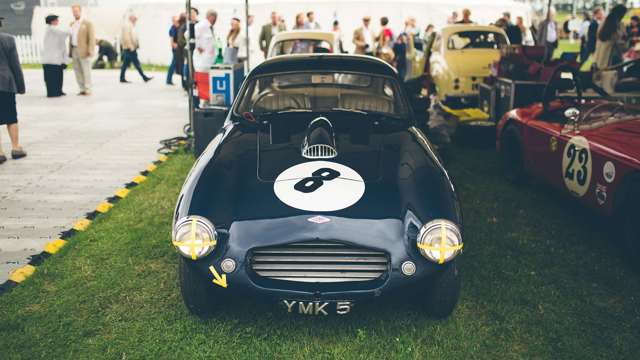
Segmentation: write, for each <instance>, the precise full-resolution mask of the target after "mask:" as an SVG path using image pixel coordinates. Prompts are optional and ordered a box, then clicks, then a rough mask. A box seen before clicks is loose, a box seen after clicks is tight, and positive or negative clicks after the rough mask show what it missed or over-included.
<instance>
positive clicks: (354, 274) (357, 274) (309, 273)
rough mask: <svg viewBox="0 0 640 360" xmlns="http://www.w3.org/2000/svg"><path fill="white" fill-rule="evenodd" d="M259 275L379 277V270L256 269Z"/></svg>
mask: <svg viewBox="0 0 640 360" xmlns="http://www.w3.org/2000/svg"><path fill="white" fill-rule="evenodd" d="M256 273H257V274H258V275H262V276H267V277H273V276H287V277H295V278H315V277H333V278H344V277H349V278H371V277H378V276H379V275H380V273H378V272H355V271H305V272H304V273H302V272H299V273H298V272H292V271H286V270H283V271H256Z"/></svg>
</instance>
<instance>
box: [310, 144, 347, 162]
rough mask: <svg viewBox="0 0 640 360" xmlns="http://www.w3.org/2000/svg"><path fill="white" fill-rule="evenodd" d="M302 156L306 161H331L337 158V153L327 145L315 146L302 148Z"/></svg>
mask: <svg viewBox="0 0 640 360" xmlns="http://www.w3.org/2000/svg"><path fill="white" fill-rule="evenodd" d="M302 156H303V157H305V158H307V159H332V158H334V157H336V156H338V152H337V151H336V149H334V148H333V147H331V146H329V145H325V144H317V145H311V146H307V147H305V148H303V149H302Z"/></svg>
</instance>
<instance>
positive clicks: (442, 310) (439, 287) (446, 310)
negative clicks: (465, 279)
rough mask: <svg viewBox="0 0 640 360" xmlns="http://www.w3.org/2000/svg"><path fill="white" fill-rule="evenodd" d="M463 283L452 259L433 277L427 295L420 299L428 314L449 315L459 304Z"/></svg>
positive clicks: (440, 316) (436, 316)
mask: <svg viewBox="0 0 640 360" xmlns="http://www.w3.org/2000/svg"><path fill="white" fill-rule="evenodd" d="M461 285H462V284H461V279H460V274H459V273H458V267H457V265H456V262H455V261H452V262H450V263H448V264H447V265H445V269H444V270H443V271H442V272H441V273H440V274H438V275H436V276H435V277H434V278H433V279H432V281H431V283H430V286H429V289H428V290H427V292H426V293H425V297H423V298H422V299H420V300H419V301H421V302H422V304H423V306H424V309H425V311H426V313H427V315H429V316H430V317H432V318H434V319H445V318H447V317H449V316H450V315H451V313H453V310H454V309H455V307H456V305H457V304H458V299H459V298H460V288H461Z"/></svg>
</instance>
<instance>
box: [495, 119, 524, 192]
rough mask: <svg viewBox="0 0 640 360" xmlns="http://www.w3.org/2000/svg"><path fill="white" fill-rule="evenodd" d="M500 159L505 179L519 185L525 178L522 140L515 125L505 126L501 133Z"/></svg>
mask: <svg viewBox="0 0 640 360" xmlns="http://www.w3.org/2000/svg"><path fill="white" fill-rule="evenodd" d="M500 159H501V161H502V168H503V172H504V175H505V177H506V178H507V180H509V181H510V182H512V183H514V184H517V183H521V182H522V181H523V180H524V178H525V172H524V151H523V148H522V138H521V136H520V132H519V131H518V128H517V127H516V126H515V125H507V128H506V129H504V131H503V132H502V137H501V146H500Z"/></svg>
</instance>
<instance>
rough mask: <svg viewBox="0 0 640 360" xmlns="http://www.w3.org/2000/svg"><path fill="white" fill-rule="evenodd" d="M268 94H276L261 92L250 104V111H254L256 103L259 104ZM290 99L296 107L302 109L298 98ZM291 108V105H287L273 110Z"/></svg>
mask: <svg viewBox="0 0 640 360" xmlns="http://www.w3.org/2000/svg"><path fill="white" fill-rule="evenodd" d="M269 96H278V95H277V94H274V93H270V92H265V93H263V94H260V95H258V98H257V99H256V100H255V101H254V102H253V104H252V105H251V112H252V113H255V108H256V104H259V103H260V102H261V101H262V100H264V99H265V98H267V97H269ZM290 100H291V101H292V102H293V104H294V105H295V106H296V109H303V107H302V104H300V101H299V99H296V98H295V97H290ZM292 108H293V107H288V108H287V109H277V110H274V111H281V110H290V109H292Z"/></svg>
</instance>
